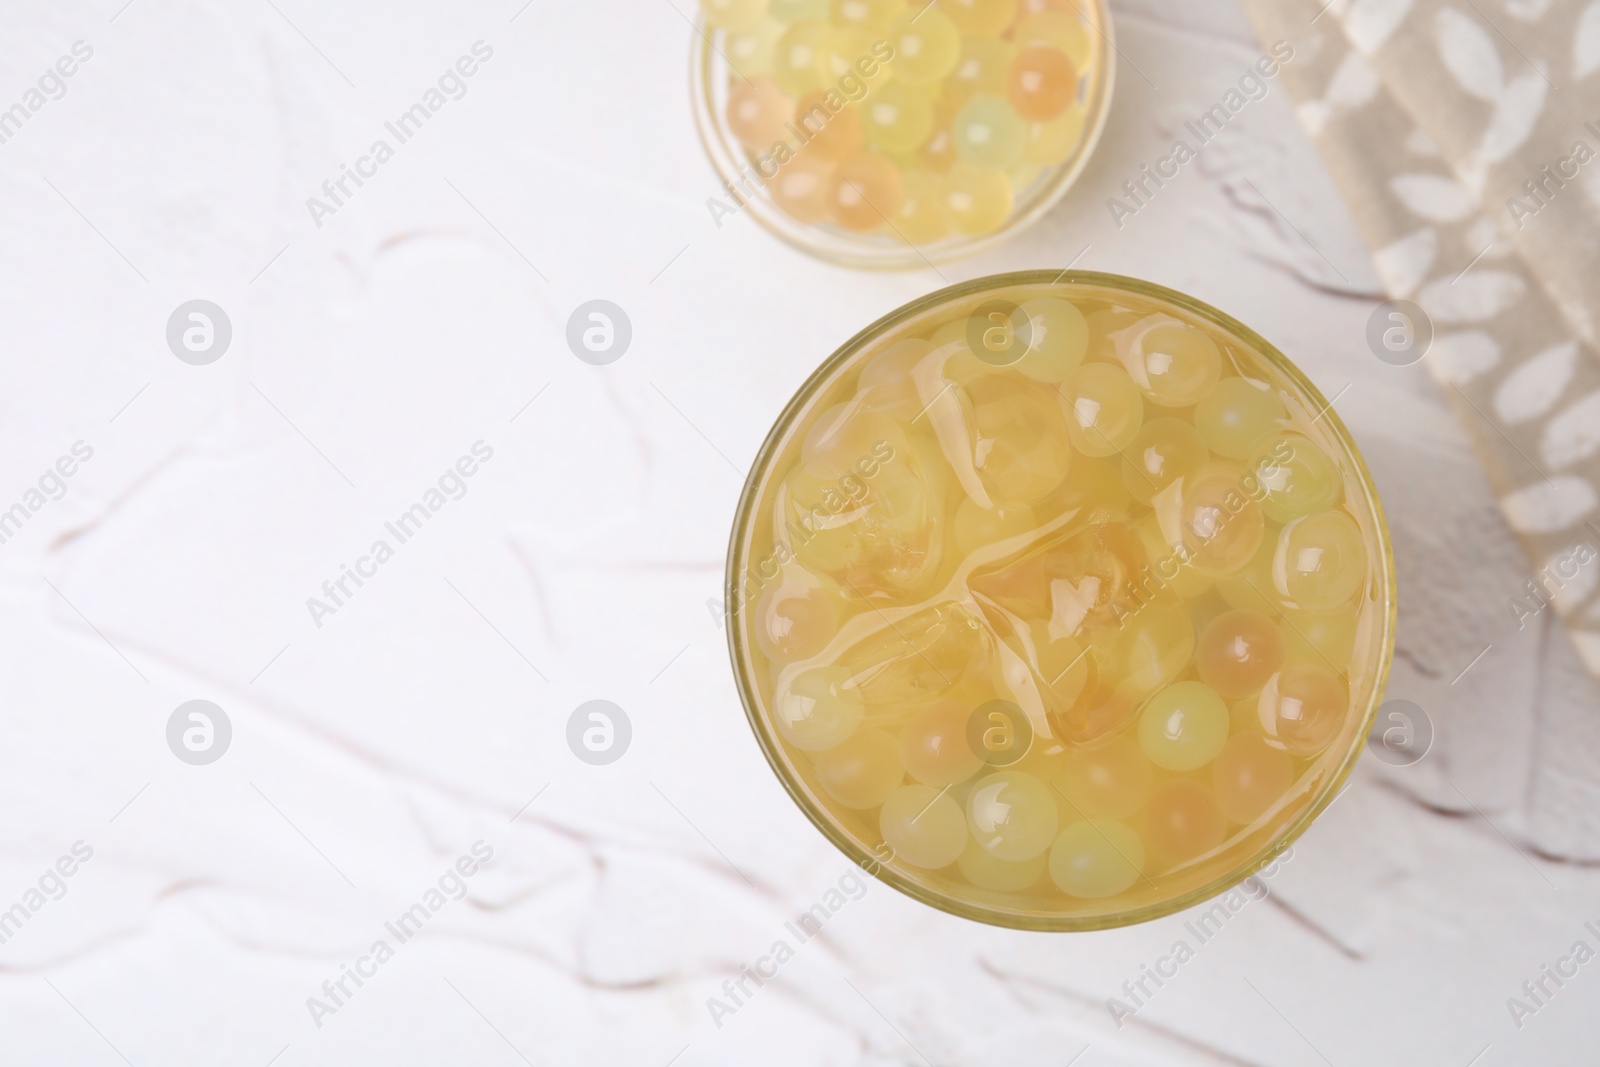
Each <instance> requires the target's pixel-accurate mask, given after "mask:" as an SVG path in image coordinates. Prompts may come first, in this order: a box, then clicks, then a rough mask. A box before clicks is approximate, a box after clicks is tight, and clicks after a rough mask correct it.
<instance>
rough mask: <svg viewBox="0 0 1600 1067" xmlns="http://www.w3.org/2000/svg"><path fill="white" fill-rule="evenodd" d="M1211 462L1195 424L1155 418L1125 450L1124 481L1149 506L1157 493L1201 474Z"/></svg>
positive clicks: (1132, 493) (1140, 430)
mask: <svg viewBox="0 0 1600 1067" xmlns="http://www.w3.org/2000/svg"><path fill="white" fill-rule="evenodd" d="M1209 459H1210V453H1209V451H1208V450H1207V449H1206V446H1205V442H1204V441H1202V440H1201V439H1200V431H1198V430H1196V429H1195V428H1194V426H1193V425H1192V424H1190V423H1187V422H1184V421H1182V420H1181V419H1175V418H1171V417H1169V416H1163V417H1161V418H1156V419H1151V420H1150V421H1149V422H1146V423H1145V424H1144V425H1143V426H1141V427H1140V428H1139V432H1138V433H1137V434H1135V435H1134V438H1133V441H1132V443H1130V444H1129V445H1128V446H1127V447H1126V448H1124V449H1122V481H1123V483H1124V484H1125V485H1126V486H1127V487H1128V493H1129V494H1130V495H1131V496H1132V497H1133V499H1135V500H1137V501H1138V502H1139V503H1141V504H1143V505H1144V506H1145V507H1149V506H1150V505H1151V503H1152V502H1153V501H1154V500H1155V498H1156V494H1158V493H1160V492H1162V491H1163V490H1165V489H1166V488H1167V487H1168V486H1170V485H1172V484H1173V483H1174V482H1177V481H1178V480H1179V479H1181V478H1190V477H1193V476H1194V475H1195V474H1198V473H1199V472H1200V469H1201V468H1202V467H1204V466H1205V465H1206V462H1207V460H1209Z"/></svg>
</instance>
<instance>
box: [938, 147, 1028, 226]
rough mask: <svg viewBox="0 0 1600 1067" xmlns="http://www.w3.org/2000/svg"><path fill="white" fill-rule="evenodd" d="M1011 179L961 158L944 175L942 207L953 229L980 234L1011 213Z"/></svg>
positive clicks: (1000, 224)
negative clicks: (979, 167) (943, 205)
mask: <svg viewBox="0 0 1600 1067" xmlns="http://www.w3.org/2000/svg"><path fill="white" fill-rule="evenodd" d="M1011 197H1012V193H1011V182H1010V180H1009V179H1007V178H1006V176H1005V174H1003V173H1002V172H1000V171H995V170H980V169H978V168H977V167H974V166H972V165H971V164H969V163H966V162H964V161H962V162H958V163H956V164H955V165H954V166H952V167H951V168H950V172H949V173H948V174H947V175H945V210H946V211H947V212H948V214H949V218H950V224H951V226H952V227H953V228H954V229H955V231H956V232H957V233H960V234H965V235H966V236H968V237H982V236H983V235H985V234H989V233H993V232H994V231H996V230H998V229H999V228H1000V227H1002V226H1004V225H1005V223H1006V220H1007V219H1009V218H1010V217H1011V208H1012V199H1011Z"/></svg>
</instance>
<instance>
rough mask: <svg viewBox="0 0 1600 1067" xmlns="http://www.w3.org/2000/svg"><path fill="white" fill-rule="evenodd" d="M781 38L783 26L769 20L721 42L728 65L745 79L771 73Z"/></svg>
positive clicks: (762, 21)
mask: <svg viewBox="0 0 1600 1067" xmlns="http://www.w3.org/2000/svg"><path fill="white" fill-rule="evenodd" d="M782 36H783V25H782V24H781V23H778V22H773V21H772V20H771V19H763V20H761V21H760V22H758V23H756V25H755V26H754V27H753V28H752V29H748V30H744V31H743V32H740V33H730V34H728V38H727V40H726V41H724V42H723V51H724V52H726V53H727V57H728V65H729V66H731V67H733V69H734V70H736V71H738V72H739V73H740V74H743V75H744V76H745V77H746V78H754V77H755V76H756V75H758V74H770V73H772V57H773V56H774V55H775V54H776V51H777V47H778V38H780V37H782ZM768 147H770V146H768Z"/></svg>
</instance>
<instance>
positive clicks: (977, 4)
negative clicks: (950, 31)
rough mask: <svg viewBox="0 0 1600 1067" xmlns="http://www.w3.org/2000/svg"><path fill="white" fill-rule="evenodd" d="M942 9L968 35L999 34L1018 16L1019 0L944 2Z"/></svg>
mask: <svg viewBox="0 0 1600 1067" xmlns="http://www.w3.org/2000/svg"><path fill="white" fill-rule="evenodd" d="M941 7H943V9H944V12H945V14H946V15H948V16H950V21H952V22H954V23H955V24H956V26H957V28H959V29H960V30H961V32H962V33H966V34H991V35H993V34H998V33H1000V32H1001V31H1003V30H1005V29H1006V28H1007V27H1008V26H1010V25H1011V22H1012V20H1013V19H1015V18H1016V16H1017V0H944V2H943V3H942V4H941Z"/></svg>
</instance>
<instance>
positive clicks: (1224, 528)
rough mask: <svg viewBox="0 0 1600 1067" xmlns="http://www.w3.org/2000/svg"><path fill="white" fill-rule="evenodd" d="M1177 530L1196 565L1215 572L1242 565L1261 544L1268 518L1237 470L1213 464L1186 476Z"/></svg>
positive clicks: (1235, 571)
mask: <svg viewBox="0 0 1600 1067" xmlns="http://www.w3.org/2000/svg"><path fill="white" fill-rule="evenodd" d="M1178 504H1179V530H1180V534H1181V536H1182V538H1183V544H1184V547H1185V548H1187V549H1188V550H1189V557H1190V560H1191V561H1192V562H1193V563H1194V566H1195V567H1196V568H1197V569H1198V570H1200V571H1202V572H1203V573H1205V574H1209V575H1211V576H1212V577H1213V578H1228V577H1232V576H1233V575H1236V574H1238V573H1240V572H1241V571H1243V570H1244V569H1245V568H1246V567H1247V566H1249V564H1250V561H1251V559H1253V558H1254V557H1255V554H1256V552H1258V551H1259V550H1260V548H1261V542H1262V540H1263V539H1264V536H1265V532H1266V520H1265V519H1264V518H1263V517H1262V515H1261V506H1260V505H1259V504H1257V503H1256V502H1255V501H1254V500H1251V499H1250V497H1249V496H1248V495H1246V493H1245V492H1244V489H1243V486H1242V484H1241V481H1240V478H1239V472H1238V471H1237V470H1235V469H1233V468H1231V467H1227V466H1218V465H1213V466H1209V467H1206V468H1204V469H1202V470H1201V471H1200V472H1199V473H1197V474H1196V475H1195V476H1194V477H1193V478H1188V479H1185V480H1184V484H1183V487H1182V491H1181V493H1180V496H1179V500H1178Z"/></svg>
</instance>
